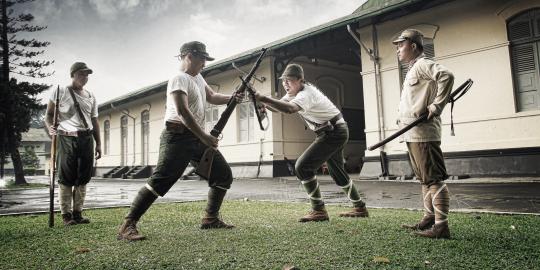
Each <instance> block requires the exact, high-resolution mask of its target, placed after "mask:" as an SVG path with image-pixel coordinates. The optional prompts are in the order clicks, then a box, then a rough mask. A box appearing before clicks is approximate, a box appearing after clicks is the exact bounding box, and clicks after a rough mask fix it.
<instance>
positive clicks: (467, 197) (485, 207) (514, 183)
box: [0, 176, 540, 215]
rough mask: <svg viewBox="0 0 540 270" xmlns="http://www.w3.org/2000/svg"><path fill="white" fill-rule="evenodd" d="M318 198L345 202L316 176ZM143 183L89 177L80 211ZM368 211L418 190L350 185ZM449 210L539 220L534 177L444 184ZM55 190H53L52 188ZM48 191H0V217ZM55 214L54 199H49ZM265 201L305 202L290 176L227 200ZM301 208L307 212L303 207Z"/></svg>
mask: <svg viewBox="0 0 540 270" xmlns="http://www.w3.org/2000/svg"><path fill="white" fill-rule="evenodd" d="M28 181H29V182H31V183H48V178H47V177H46V176H37V177H29V178H28ZM319 181H320V186H321V191H322V194H323V198H324V200H325V202H326V203H328V204H344V205H347V204H348V203H349V202H348V200H347V199H346V197H345V196H344V194H343V193H342V191H341V189H340V188H339V187H338V186H337V185H335V184H334V182H333V181H331V179H330V178H329V177H328V176H320V177H319ZM145 182H146V180H122V179H101V178H95V179H93V180H92V181H91V182H90V183H89V184H88V190H87V200H86V203H85V207H86V208H104V207H118V206H128V205H129V204H130V203H131V201H132V200H133V198H134V196H135V195H136V194H137V191H138V190H139V189H140V188H141V187H142V186H143V185H144V184H145ZM355 184H356V186H357V188H358V190H359V191H360V192H361V196H362V198H363V199H365V201H366V203H367V205H368V207H383V208H406V209H421V207H422V205H421V200H422V199H421V191H420V185H419V184H418V183H416V182H414V181H406V182H397V181H379V180H355ZM447 184H448V187H449V189H450V194H451V201H450V203H451V210H452V211H471V212H508V213H529V214H538V215H540V178H477V179H475V178H473V179H466V180H454V181H447ZM56 191H58V189H56ZM48 192H49V189H48V188H40V189H18V190H6V189H1V188H0V215H6V214H20V213H29V212H46V211H48V207H49V194H48ZM207 192H208V186H207V184H206V182H205V181H199V180H179V181H178V182H177V183H176V184H175V185H174V186H173V188H172V189H171V190H170V191H169V193H167V194H166V196H165V197H163V198H159V199H158V200H157V202H158V203H159V202H173V201H174V202H179V201H200V200H206V194H207ZM55 198H56V202H55V206H56V207H55V208H56V209H58V196H56V197H55ZM245 198H247V199H249V200H265V201H279V202H301V203H306V204H307V203H308V200H307V196H306V194H305V192H304V190H303V187H302V186H301V185H300V184H299V182H298V181H297V180H296V179H295V178H294V177H287V178H273V179H236V180H235V181H234V183H233V185H232V188H231V189H230V191H229V192H228V194H227V197H226V199H227V200H236V199H245ZM306 207H308V206H307V205H306Z"/></svg>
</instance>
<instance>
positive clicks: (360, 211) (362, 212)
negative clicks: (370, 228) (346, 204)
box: [339, 206, 369, 217]
mask: <svg viewBox="0 0 540 270" xmlns="http://www.w3.org/2000/svg"><path fill="white" fill-rule="evenodd" d="M339 216H340V217H369V213H368V210H367V208H366V207H365V206H362V207H355V208H353V209H352V210H351V211H347V212H343V213H340V214H339Z"/></svg>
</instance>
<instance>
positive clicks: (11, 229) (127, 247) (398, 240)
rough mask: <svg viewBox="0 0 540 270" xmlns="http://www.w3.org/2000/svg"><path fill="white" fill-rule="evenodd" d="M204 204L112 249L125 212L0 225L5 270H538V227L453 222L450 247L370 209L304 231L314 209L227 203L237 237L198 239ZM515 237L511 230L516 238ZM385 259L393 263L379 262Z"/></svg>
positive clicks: (153, 217)
mask: <svg viewBox="0 0 540 270" xmlns="http://www.w3.org/2000/svg"><path fill="white" fill-rule="evenodd" d="M204 206H205V204H204V202H197V203H176V204H157V205H154V206H153V207H152V208H150V210H149V211H148V212H147V214H146V215H145V216H144V217H143V219H142V220H141V222H140V223H139V224H140V230H141V231H142V233H143V234H145V235H146V236H147V237H148V239H147V240H145V241H141V242H133V243H129V242H126V241H118V240H116V232H117V227H118V225H119V224H120V222H121V221H122V219H123V216H124V215H125V214H126V212H127V209H126V208H117V209H106V210H89V211H86V212H85V215H86V216H88V217H89V218H91V220H92V223H91V224H87V225H77V226H72V227H63V226H61V225H60V223H61V220H60V217H59V215H57V220H56V223H57V224H56V226H55V227H54V228H51V229H49V228H48V227H47V215H34V216H11V217H0V245H1V246H2V256H1V257H0V268H2V269H282V268H283V266H285V265H294V266H296V267H298V268H299V269H370V268H373V269H375V268H376V269H534V268H537V269H538V267H540V217H538V216H505V215H494V214H462V213H452V214H451V223H450V226H451V232H452V237H453V238H452V239H450V240H431V239H423V238H418V237H415V236H414V235H411V234H410V232H407V231H405V230H403V229H401V228H400V227H399V225H400V224H401V223H403V222H415V221H416V220H417V219H419V218H420V216H421V213H420V212H417V211H407V210H390V209H373V210H371V212H370V214H371V217H370V218H367V219H350V218H339V217H337V214H338V213H339V212H340V211H343V210H345V209H346V208H345V207H341V206H329V207H328V210H329V212H330V216H331V220H330V221H329V222H319V223H310V224H301V223H298V222H296V219H297V218H298V217H300V216H301V215H303V214H305V213H306V211H307V210H308V208H309V206H308V205H307V204H296V203H270V202H251V201H249V202H243V201H226V202H225V203H224V205H223V211H222V215H223V217H224V219H225V220H226V221H227V222H231V223H233V224H235V225H236V226H237V228H235V229H232V230H210V231H203V230H200V229H198V225H199V222H200V218H201V215H202V212H203V209H204ZM512 226H513V228H515V229H513V228H512ZM386 259H388V262H383V261H385V260H386Z"/></svg>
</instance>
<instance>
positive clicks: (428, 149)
mask: <svg viewBox="0 0 540 270" xmlns="http://www.w3.org/2000/svg"><path fill="white" fill-rule="evenodd" d="M393 43H394V44H395V45H397V53H398V58H399V61H401V62H405V63H408V64H409V71H408V72H407V75H406V76H405V80H404V82H403V90H402V92H401V100H400V103H399V116H398V117H399V118H398V122H399V124H400V126H405V125H408V124H410V123H411V122H413V121H414V120H415V119H416V118H418V117H420V116H421V115H422V114H424V113H427V114H428V119H427V120H426V122H423V123H420V124H419V125H417V126H416V127H414V128H412V129H411V130H409V131H408V132H406V133H405V134H404V135H403V140H404V141H405V142H406V143H407V148H408V150H409V157H410V160H411V164H412V167H413V170H414V173H415V175H416V178H417V179H418V180H419V181H420V183H421V184H422V194H423V198H424V217H423V218H422V220H420V222H419V223H417V224H414V225H402V227H403V228H408V229H413V230H415V231H416V232H415V233H416V234H417V235H420V236H424V237H430V238H450V230H449V228H448V211H449V201H450V198H449V195H448V187H447V186H446V184H445V183H444V180H446V179H447V178H448V175H447V173H446V167H445V165H444V157H443V154H442V150H441V118H440V115H441V113H442V111H443V109H444V106H445V105H446V103H447V102H448V100H449V96H450V92H451V89H452V85H453V83H454V75H453V74H452V73H451V72H450V71H449V70H448V69H446V68H445V67H444V66H442V65H439V64H437V63H435V62H433V61H432V60H430V59H426V58H425V55H424V52H423V51H424V49H423V45H424V43H423V34H422V33H421V32H420V31H418V30H415V29H407V30H405V31H403V32H402V33H401V35H400V36H399V37H398V38H397V39H396V40H394V41H393Z"/></svg>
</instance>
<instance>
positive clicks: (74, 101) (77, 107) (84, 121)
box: [68, 87, 89, 130]
mask: <svg viewBox="0 0 540 270" xmlns="http://www.w3.org/2000/svg"><path fill="white" fill-rule="evenodd" d="M68 90H69V93H70V94H71V98H72V99H73V103H74V104H75V109H77V113H78V114H79V118H80V119H81V121H82V122H83V125H84V127H85V128H86V129H87V130H88V129H89V128H88V123H87V122H86V118H84V115H83V113H82V111H81V105H79V102H78V101H77V98H76V97H75V93H73V89H71V87H68Z"/></svg>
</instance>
